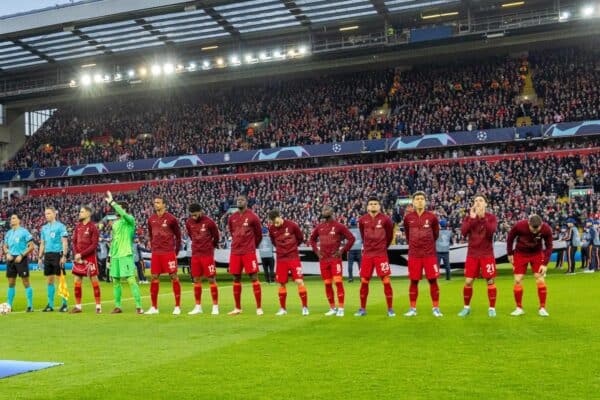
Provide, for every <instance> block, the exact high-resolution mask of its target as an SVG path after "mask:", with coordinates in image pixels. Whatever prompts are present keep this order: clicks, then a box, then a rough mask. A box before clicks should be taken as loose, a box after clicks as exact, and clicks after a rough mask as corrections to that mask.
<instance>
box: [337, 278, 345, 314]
mask: <svg viewBox="0 0 600 400" xmlns="http://www.w3.org/2000/svg"><path fill="white" fill-rule="evenodd" d="M335 288H336V289H337V298H338V307H339V308H344V297H345V295H346V292H345V291H344V282H342V281H341V280H340V281H339V282H336V283H335Z"/></svg>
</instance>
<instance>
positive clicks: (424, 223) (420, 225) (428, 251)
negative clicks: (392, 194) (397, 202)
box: [404, 211, 440, 258]
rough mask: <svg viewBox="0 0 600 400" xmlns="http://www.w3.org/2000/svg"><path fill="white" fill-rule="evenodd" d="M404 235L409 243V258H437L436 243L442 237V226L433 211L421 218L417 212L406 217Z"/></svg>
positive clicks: (425, 213)
mask: <svg viewBox="0 0 600 400" xmlns="http://www.w3.org/2000/svg"><path fill="white" fill-rule="evenodd" d="M404 234H405V235H406V241H407V242H408V256H409V257H411V256H412V257H417V258H423V257H431V256H433V257H436V252H435V241H436V240H437V238H438V236H439V235H440V224H439V222H438V219H437V217H436V216H435V214H434V213H432V212H431V211H424V212H423V214H421V216H419V214H417V212H416V211H413V212H411V213H408V214H406V215H405V216H404Z"/></svg>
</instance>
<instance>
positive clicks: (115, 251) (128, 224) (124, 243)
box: [110, 202, 135, 258]
mask: <svg viewBox="0 0 600 400" xmlns="http://www.w3.org/2000/svg"><path fill="white" fill-rule="evenodd" d="M112 205H113V208H114V209H115V211H116V212H117V214H119V216H120V217H121V218H119V219H118V220H116V221H115V222H114V223H113V226H112V241H111V244H110V256H111V257H114V258H119V257H127V256H131V255H133V251H132V247H133V236H134V235H135V218H133V216H132V215H130V214H127V213H126V212H125V210H123V208H122V207H121V206H120V205H119V204H117V203H116V202H113V203H112Z"/></svg>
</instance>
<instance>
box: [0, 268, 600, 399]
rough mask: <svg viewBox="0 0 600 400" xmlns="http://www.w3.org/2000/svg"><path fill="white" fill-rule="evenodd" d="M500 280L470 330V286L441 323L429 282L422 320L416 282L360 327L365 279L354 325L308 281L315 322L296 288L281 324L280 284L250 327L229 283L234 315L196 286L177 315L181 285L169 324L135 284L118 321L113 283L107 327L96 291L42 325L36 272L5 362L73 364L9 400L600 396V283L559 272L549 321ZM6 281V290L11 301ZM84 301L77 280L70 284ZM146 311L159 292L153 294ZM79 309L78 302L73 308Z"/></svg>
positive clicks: (454, 292)
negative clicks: (465, 302) (196, 295)
mask: <svg viewBox="0 0 600 400" xmlns="http://www.w3.org/2000/svg"><path fill="white" fill-rule="evenodd" d="M500 268H501V269H500V276H499V277H498V279H497V287H498V302H497V307H496V308H497V311H498V316H497V317H496V318H489V317H488V316H487V294H486V290H485V284H484V282H483V281H477V282H476V283H475V289H474V296H473V300H472V313H471V315H470V316H469V317H467V318H465V319H461V318H459V317H457V315H456V314H457V313H458V312H459V311H460V310H461V308H462V287H463V282H462V277H461V276H460V272H459V271H455V275H454V276H453V279H452V280H451V281H445V280H441V281H440V293H441V296H440V297H441V300H440V308H441V310H442V312H443V313H444V317H443V318H440V319H436V318H434V317H433V316H432V315H431V301H430V297H429V289H428V284H427V282H426V281H423V282H421V284H420V286H419V289H420V290H419V300H418V304H417V308H418V311H419V315H418V316H417V317H414V318H410V319H409V318H406V317H403V316H402V313H404V312H405V311H406V310H407V309H408V281H407V280H406V278H394V279H393V280H392V284H393V288H394V308H395V310H396V313H397V314H398V316H397V317H395V318H388V317H387V316H386V307H385V299H384V297H383V289H382V286H381V283H380V282H379V280H378V279H376V278H374V279H373V280H372V281H371V290H370V295H369V302H368V305H367V312H368V315H367V316H366V317H362V318H357V317H354V316H353V313H354V312H355V311H356V309H357V308H358V305H359V294H358V289H359V285H360V283H359V281H358V280H355V281H354V282H353V283H346V316H345V317H344V318H338V317H325V316H324V315H323V314H324V312H326V311H327V309H328V306H327V303H326V300H325V294H324V289H323V284H322V282H321V281H320V279H318V278H309V279H307V288H308V296H309V298H308V299H309V307H310V311H311V315H310V316H307V317H302V316H301V315H300V309H301V308H300V300H299V298H298V295H297V291H296V289H295V287H294V285H293V284H290V285H288V311H289V314H288V315H286V316H282V317H276V316H275V315H274V314H275V312H276V311H277V310H278V308H279V303H278V297H277V286H275V285H266V284H263V308H264V310H265V315H264V316H262V317H258V316H257V315H256V314H255V304H254V297H253V294H252V290H251V287H250V285H249V284H248V283H247V282H244V287H243V293H242V306H243V309H244V312H243V314H242V315H239V316H236V317H231V316H228V315H226V313H227V312H228V311H230V310H231V309H232V304H233V296H232V289H231V280H230V279H229V277H228V276H227V274H225V273H224V272H220V275H219V278H220V281H219V282H220V293H219V295H220V308H221V315H219V316H212V315H210V309H211V299H210V293H209V291H208V290H207V289H208V285H207V284H204V286H203V287H204V292H203V296H202V299H203V303H204V312H205V314H201V315H196V316H188V315H187V312H188V311H190V310H191V308H192V307H193V303H194V302H193V292H192V284H191V283H190V281H189V280H188V279H187V277H183V276H182V310H183V314H182V315H180V316H173V315H171V311H172V307H173V304H174V300H173V295H172V291H171V285H170V283H169V282H168V281H167V280H163V282H162V284H161V292H160V297H159V308H160V311H161V314H160V315H152V316H150V315H135V314H134V303H133V301H132V300H131V299H130V292H129V289H128V287H127V285H126V284H125V285H124V287H123V296H124V298H127V299H129V300H126V301H124V303H123V309H124V314H120V315H110V311H111V309H112V307H113V303H112V302H111V300H112V297H113V296H112V285H110V284H106V283H102V285H101V288H102V291H103V292H102V294H103V299H104V301H103V314H101V315H95V314H94V306H93V298H92V296H91V295H92V290H91V285H90V284H89V282H88V281H85V282H84V285H83V291H84V303H86V304H88V305H87V306H84V312H83V313H82V314H78V315H69V314H61V313H58V312H54V313H52V314H47V313H42V312H41V311H40V310H41V309H42V308H43V307H44V306H45V304H46V287H45V282H44V278H43V276H42V275H41V273H40V272H33V273H32V281H33V287H34V303H35V304H34V305H35V309H36V312H34V313H32V314H26V313H23V312H20V311H23V310H24V308H25V293H24V290H23V288H22V285H21V283H20V281H18V283H17V297H16V303H15V308H14V311H17V312H14V313H12V314H10V315H6V316H0V330H1V332H2V339H3V340H2V344H1V345H0V346H1V347H0V348H1V351H0V359H6V360H28V361H57V362H63V363H64V365H63V366H59V367H55V368H50V369H46V370H42V371H38V372H33V373H27V374H23V375H17V376H13V377H9V378H5V379H1V380H0V398H2V399H51V398H61V399H64V398H74V399H165V398H171V399H178V400H179V399H204V398H206V399H209V398H210V399H213V398H219V399H221V398H222V399H232V398H237V399H299V398H311V399H332V398H345V399H363V398H365V399H366V398H377V399H399V398H410V399H503V400H507V399H517V398H519V399H522V398H529V399H531V398H536V399H550V398H556V399H591V398H598V397H599V396H600V395H599V394H598V393H600V374H599V372H598V369H599V363H598V360H599V357H598V354H600V341H599V340H598V335H599V332H600V307H599V298H600V274H582V273H578V274H576V275H574V276H565V275H564V274H563V273H562V271H555V270H553V268H554V267H553V265H551V266H550V271H549V273H548V278H547V284H548V303H547V310H548V312H549V313H550V317H549V318H542V317H539V316H538V315H537V304H538V300H537V292H536V286H535V281H534V279H533V277H532V276H531V275H528V276H526V278H525V283H524V304H523V306H524V309H525V312H526V314H525V315H524V316H521V317H511V316H509V313H510V312H511V311H512V310H513V309H514V300H513V294H512V278H511V275H510V270H509V269H508V266H507V265H504V266H501V267H500ZM5 287H6V278H5V277H4V276H2V278H1V279H0V293H1V296H0V299H2V301H5V296H6V294H5ZM69 289H70V291H71V293H72V278H71V277H69ZM141 289H142V294H143V295H144V296H145V297H144V299H143V300H144V308H145V309H147V308H148V307H149V304H150V300H149V297H148V294H149V293H148V289H149V288H148V285H144V286H141ZM71 295H72V294H71ZM70 302H71V304H72V299H71V300H70Z"/></svg>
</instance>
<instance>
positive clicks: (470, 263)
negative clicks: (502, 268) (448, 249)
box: [465, 256, 496, 279]
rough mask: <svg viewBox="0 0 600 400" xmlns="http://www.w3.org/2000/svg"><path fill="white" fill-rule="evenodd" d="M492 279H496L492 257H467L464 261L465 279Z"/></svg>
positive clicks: (494, 260) (494, 262)
mask: <svg viewBox="0 0 600 400" xmlns="http://www.w3.org/2000/svg"><path fill="white" fill-rule="evenodd" d="M479 277H481V278H483V279H492V278H495V277H496V259H495V258H494V257H469V256H467V260H466V261H465V278H473V279H475V278H479Z"/></svg>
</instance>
